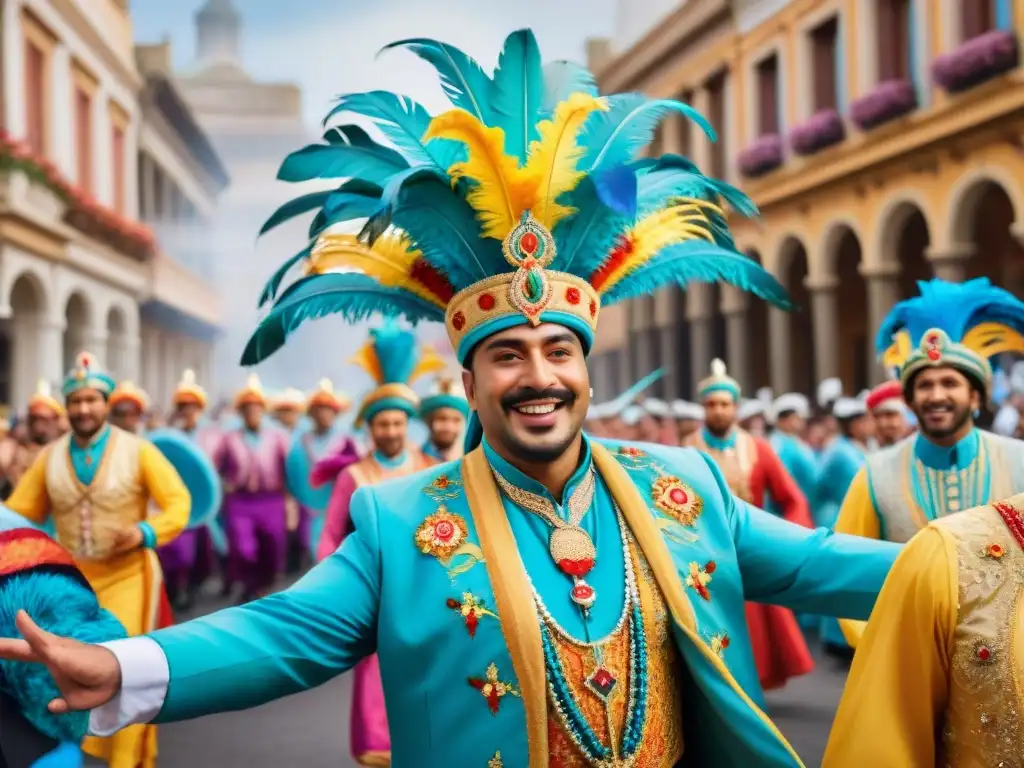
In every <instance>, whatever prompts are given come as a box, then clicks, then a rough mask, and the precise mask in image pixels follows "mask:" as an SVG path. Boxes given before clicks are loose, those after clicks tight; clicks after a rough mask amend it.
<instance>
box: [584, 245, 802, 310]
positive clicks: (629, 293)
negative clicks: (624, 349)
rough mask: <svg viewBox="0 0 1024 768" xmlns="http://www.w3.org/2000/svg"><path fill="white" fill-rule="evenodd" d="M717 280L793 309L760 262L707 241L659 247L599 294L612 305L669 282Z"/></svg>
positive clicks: (682, 284) (681, 284)
mask: <svg viewBox="0 0 1024 768" xmlns="http://www.w3.org/2000/svg"><path fill="white" fill-rule="evenodd" d="M717 281H721V282H724V283H727V284H729V285H734V286H736V287H737V288H740V289H742V290H744V291H748V292H750V293H753V294H754V295H755V296H758V297H760V298H762V299H764V300H766V301H768V302H770V303H772V304H774V305H775V306H777V307H781V308H783V309H792V308H793V304H792V302H791V301H790V299H789V295H788V294H787V293H786V289H785V288H783V287H782V285H780V284H779V281H778V280H776V279H775V278H774V277H772V275H771V274H770V273H769V272H768V271H766V270H765V269H764V268H763V267H762V266H761V265H760V264H758V263H757V262H756V261H754V260H753V259H750V258H748V257H747V256H743V255H741V254H738V253H735V252H733V251H728V250H726V249H724V248H722V247H720V246H718V245H716V244H714V243H709V242H707V241H706V240H688V241H686V242H685V243H678V244H676V245H670V246H668V247H667V248H664V249H662V250H661V251H660V252H659V253H658V254H656V255H655V257H654V258H653V259H651V260H650V261H649V262H647V263H646V264H644V265H642V266H640V267H639V268H637V269H635V270H633V271H632V272H630V273H629V275H628V276H627V277H626V278H624V279H622V280H620V281H619V282H617V283H616V284H615V285H613V286H612V287H611V288H610V289H609V290H608V292H607V293H605V294H602V296H601V301H602V303H603V304H614V303H616V302H619V301H623V300H625V299H631V298H633V297H635V296H642V295H644V294H648V293H653V292H655V291H657V290H658V289H659V288H662V287H664V286H665V285H669V284H671V283H675V284H677V285H679V286H680V287H685V286H686V285H687V284H688V283H692V282H700V283H713V282H717Z"/></svg>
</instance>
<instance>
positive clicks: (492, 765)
mask: <svg viewBox="0 0 1024 768" xmlns="http://www.w3.org/2000/svg"><path fill="white" fill-rule="evenodd" d="M504 766H505V764H504V763H503V762H501V752H495V753H494V757H492V758H491V759H490V760H488V761H487V768H504Z"/></svg>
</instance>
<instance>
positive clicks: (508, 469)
mask: <svg viewBox="0 0 1024 768" xmlns="http://www.w3.org/2000/svg"><path fill="white" fill-rule="evenodd" d="M483 448H484V455H485V456H486V457H487V462H488V463H489V464H490V465H491V468H492V469H494V470H495V471H496V472H498V473H500V474H501V476H502V477H503V478H505V479H506V480H507V481H508V482H509V483H511V484H512V485H514V486H516V487H517V488H522V489H523V490H524V491H527V492H529V493H532V494H534V495H536V496H541V497H542V498H545V499H547V500H548V501H550V502H552V503H553V504H554V505H555V509H558V510H561V506H562V504H561V501H559V500H557V499H555V498H554V497H553V496H552V495H551V493H550V492H549V491H548V489H547V488H545V487H544V486H543V485H542V484H541V483H539V482H537V481H536V480H534V479H533V478H532V477H527V476H526V475H525V474H524V473H523V472H522V471H520V470H518V469H516V468H515V467H513V466H512V465H511V464H509V463H508V462H507V461H505V459H503V458H502V457H501V456H499V455H498V453H497V451H495V450H494V449H493V448H492V447H491V446H490V444H489V443H488V442H487V439H486V438H485V439H484V440H483ZM591 461H592V457H591V451H590V442H589V441H588V440H587V438H586V436H584V438H583V449H582V452H581V454H580V463H579V466H577V467H576V469H575V471H574V472H573V473H572V475H571V476H570V477H569V482H567V483H566V484H565V490H564V491H563V493H562V498H563V499H568V498H569V497H570V496H571V495H572V492H573V491H574V490H575V489H576V486H577V485H579V484H580V482H582V481H583V479H584V478H585V477H586V476H587V472H589V471H590V465H591Z"/></svg>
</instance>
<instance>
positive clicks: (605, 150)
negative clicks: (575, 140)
mask: <svg viewBox="0 0 1024 768" xmlns="http://www.w3.org/2000/svg"><path fill="white" fill-rule="evenodd" d="M672 112H679V113H680V114H682V115H683V116H684V117H687V118H689V119H690V120H693V121H694V122H695V123H697V125H698V126H699V127H700V128H701V129H702V130H703V131H704V132H705V133H706V134H707V135H708V137H709V138H710V139H711V140H712V141H714V138H715V131H714V129H713V128H712V127H711V124H710V123H708V122H707V120H705V119H704V117H703V116H702V115H701V114H700V113H699V112H698V111H697V110H695V109H694V108H693V107H691V106H690V105H689V104H684V103H683V102H681V101H673V100H671V99H649V98H647V97H646V96H644V95H643V94H642V93H620V94H616V95H614V96H609V97H608V110H607V111H604V112H595V113H594V114H592V115H591V116H590V117H589V118H587V122H586V123H585V125H584V136H583V140H582V143H583V144H584V146H586V147H587V149H586V151H585V152H584V155H583V158H582V160H581V161H580V164H579V167H580V168H582V169H585V170H593V169H595V168H601V167H607V166H610V165H623V164H626V163H629V162H630V161H632V160H635V159H636V156H637V154H638V153H639V152H640V150H641V149H643V148H644V147H646V146H647V145H648V144H650V143H651V141H652V139H653V138H654V132H655V130H656V129H657V127H658V126H659V125H660V124H661V121H662V120H664V119H665V118H666V117H667V116H668V115H669V114H671V113H672Z"/></svg>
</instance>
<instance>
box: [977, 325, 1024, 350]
mask: <svg viewBox="0 0 1024 768" xmlns="http://www.w3.org/2000/svg"><path fill="white" fill-rule="evenodd" d="M963 345H964V346H965V347H967V348H969V349H973V350H974V351H975V352H977V353H978V354H979V355H981V356H982V357H985V358H992V357H995V356H997V355H1002V354H1005V353H1007V352H1016V353H1018V354H1020V353H1022V352H1024V335H1022V334H1021V331H1019V330H1017V329H1016V328H1012V327H1010V326H1008V325H1006V324H1004V323H979V324H978V325H976V326H974V327H973V328H971V329H970V330H969V331H968V332H967V333H965V334H964V338H963Z"/></svg>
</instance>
